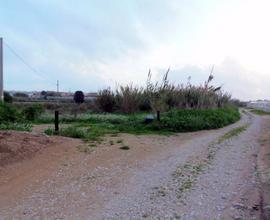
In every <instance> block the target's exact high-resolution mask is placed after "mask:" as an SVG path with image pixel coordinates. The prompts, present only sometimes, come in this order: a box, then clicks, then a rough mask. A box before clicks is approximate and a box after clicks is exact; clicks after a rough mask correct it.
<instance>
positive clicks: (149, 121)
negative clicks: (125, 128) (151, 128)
mask: <svg viewBox="0 0 270 220" xmlns="http://www.w3.org/2000/svg"><path fill="white" fill-rule="evenodd" d="M154 118H155V117H154V115H147V116H146V117H145V119H144V123H145V124H150V123H151V122H153V121H154Z"/></svg>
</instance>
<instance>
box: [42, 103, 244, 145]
mask: <svg viewBox="0 0 270 220" xmlns="http://www.w3.org/2000/svg"><path fill="white" fill-rule="evenodd" d="M143 116H144V115H142V114H139V115H133V116H127V115H114V114H109V115H89V116H88V117H84V118H78V122H76V123H73V124H72V125H70V126H69V127H66V128H62V129H60V131H59V135H62V136H67V137H73V138H81V139H84V140H88V141H99V140H100V137H102V136H104V135H105V134H111V135H113V136H115V134H117V133H120V132H121V133H132V134H163V135H170V134H173V133H175V132H188V131H197V130H201V129H214V128H220V127H224V126H226V125H228V124H231V123H233V122H235V121H237V120H239V118H240V113H239V112H238V109H236V108H224V109H207V110H199V109H196V110H195V109H194V110H176V109H173V110H171V111H169V112H167V113H163V114H162V120H161V121H157V120H154V122H153V123H151V124H145V123H144V117H143ZM45 132H46V134H52V131H51V130H48V129H47V130H46V131H45ZM116 143H122V140H121V139H119V140H117V141H116Z"/></svg>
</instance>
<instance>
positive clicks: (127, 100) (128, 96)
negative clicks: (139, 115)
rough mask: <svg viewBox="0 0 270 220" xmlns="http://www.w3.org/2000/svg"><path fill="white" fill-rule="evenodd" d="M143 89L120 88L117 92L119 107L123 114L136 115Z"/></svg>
mask: <svg viewBox="0 0 270 220" xmlns="http://www.w3.org/2000/svg"><path fill="white" fill-rule="evenodd" d="M140 94H141V88H139V87H135V86H133V85H127V86H120V87H119V88H118V89H117V90H116V100H117V106H119V109H120V111H121V112H122V113H125V114H134V113H135V112H137V111H138V109H139V103H140V98H141V96H140Z"/></svg>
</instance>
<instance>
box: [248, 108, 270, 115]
mask: <svg viewBox="0 0 270 220" xmlns="http://www.w3.org/2000/svg"><path fill="white" fill-rule="evenodd" d="M250 111H251V112H252V113H254V114H256V115H261V116H263V115H270V112H267V111H263V110H259V109H252V110H250Z"/></svg>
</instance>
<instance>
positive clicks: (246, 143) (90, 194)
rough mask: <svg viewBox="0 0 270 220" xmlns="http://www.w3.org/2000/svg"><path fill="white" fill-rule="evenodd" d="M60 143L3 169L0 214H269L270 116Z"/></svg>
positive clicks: (0, 171)
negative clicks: (169, 133)
mask: <svg viewBox="0 0 270 220" xmlns="http://www.w3.org/2000/svg"><path fill="white" fill-rule="evenodd" d="M242 130H243V131H242ZM241 131H242V132H241ZM237 132H239V135H236V134H237ZM240 132H241V133H240ZM54 139H56V140H57V137H55V138H54ZM122 142H123V143H122ZM56 143H57V144H54V145H52V146H49V147H47V148H46V149H43V150H40V151H38V152H37V153H36V154H35V155H34V156H32V157H31V158H28V159H24V160H21V161H19V162H16V163H13V164H10V165H7V166H5V167H3V168H2V169H0V219H117V220H118V219H125V220H126V219H263V218H264V219H267V218H268V217H269V216H270V215H269V211H270V199H269V198H270V197H269V192H270V190H269V183H270V172H269V167H270V160H269V155H270V118H269V117H267V116H265V117H258V116H255V115H252V114H251V113H245V114H243V116H242V119H241V121H239V122H237V123H236V124H234V125H231V126H228V127H225V128H222V129H218V130H211V131H200V132H193V133H184V134H177V135H173V136H168V137H167V136H155V135H151V136H134V135H127V134H121V135H119V136H118V137H109V136H108V137H106V138H105V139H104V141H103V143H101V144H100V145H98V146H97V147H91V149H90V150H89V147H87V148H86V145H87V143H83V142H82V141H79V140H73V139H68V138H61V137H59V139H58V141H56ZM123 145H127V146H129V147H130V149H129V150H121V149H119V147H120V146H123ZM86 149H87V150H86ZM85 151H87V152H85Z"/></svg>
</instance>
